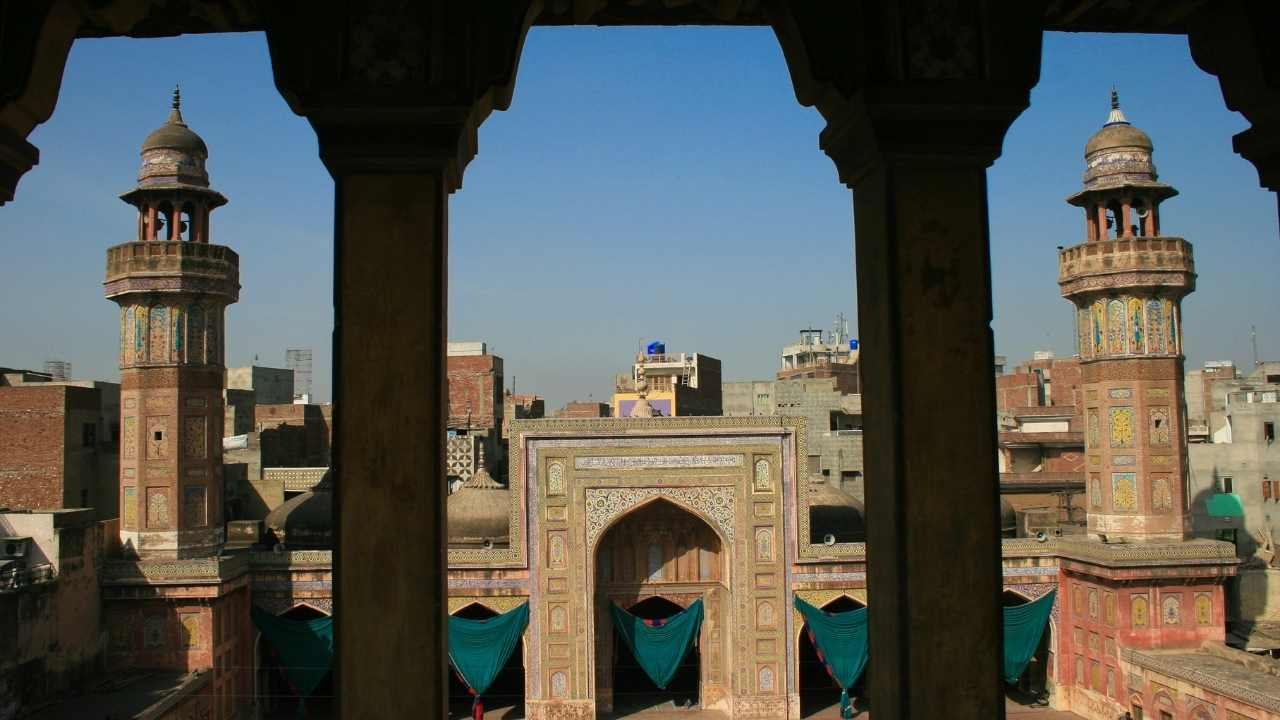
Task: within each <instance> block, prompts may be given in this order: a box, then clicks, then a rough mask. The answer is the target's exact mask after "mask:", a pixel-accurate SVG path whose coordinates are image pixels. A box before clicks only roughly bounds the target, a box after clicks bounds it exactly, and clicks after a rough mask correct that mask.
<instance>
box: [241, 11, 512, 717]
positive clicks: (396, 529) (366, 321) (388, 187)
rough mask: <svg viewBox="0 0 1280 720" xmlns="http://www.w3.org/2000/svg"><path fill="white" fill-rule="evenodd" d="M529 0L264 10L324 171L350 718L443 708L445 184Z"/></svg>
mask: <svg viewBox="0 0 1280 720" xmlns="http://www.w3.org/2000/svg"><path fill="white" fill-rule="evenodd" d="M533 10H534V8H532V7H531V5H530V3H528V2H511V3H501V4H499V5H490V4H484V3H454V2H444V1H442V0H437V1H436V2H430V3H402V4H398V5H394V6H391V7H387V6H383V5H378V4H375V5H372V6H369V7H366V6H364V5H362V4H352V3H346V2H342V1H340V0H324V1H322V2H303V1H302V0H293V1H288V0H282V1H281V2H276V3H272V4H270V5H269V6H264V8H263V13H262V14H263V22H264V25H265V26H266V31H267V43H268V47H269V49H270V52H271V61H272V67H273V70H274V73H275V79H276V86H277V87H278V88H279V89H280V91H281V94H282V95H284V97H285V99H286V100H287V101H288V102H289V105H290V107H291V108H292V109H293V110H294V112H296V113H298V114H299V115H303V116H305V117H306V118H307V119H308V120H309V121H310V122H311V125H312V127H313V128H314V129H315V131H316V135H317V137H318V139H319V145H320V157H321V160H323V161H324V163H325V166H326V167H327V168H328V169H329V172H330V174H332V175H333V178H334V181H335V202H336V209H335V222H334V234H335V237H334V275H335V277H334V383H333V386H334V402H335V404H336V410H335V412H334V426H333V440H334V443H333V466H334V513H335V529H336V532H335V538H334V539H335V552H334V581H335V585H336V587H335V592H334V611H335V613H334V614H335V616H336V618H337V626H336V637H335V640H336V644H337V647H336V651H337V660H336V663H337V664H336V667H335V675H334V681H335V682H334V686H335V692H336V693H337V696H338V701H337V703H338V707H339V708H340V711H339V712H340V715H341V716H342V717H344V718H384V717H386V718H390V717H444V716H445V714H446V712H445V706H446V703H447V695H448V682H447V674H446V673H447V667H448V660H447V652H446V647H447V645H446V637H445V630H446V627H447V625H446V618H447V602H446V596H447V583H446V571H447V560H446V557H447V555H446V531H445V507H446V505H445V495H446V483H445V421H446V417H447V412H448V408H447V403H448V398H447V393H446V387H445V378H446V373H445V353H446V350H445V338H446V321H447V317H448V314H447V308H446V298H447V280H446V276H447V272H448V262H447V258H448V250H447V248H448V210H447V208H448V196H449V193H451V192H453V191H454V190H456V189H457V188H458V187H459V186H460V184H461V178H462V172H463V169H464V168H465V167H466V164H467V162H468V161H469V160H470V159H471V158H472V157H473V156H474V155H475V148H476V145H475V142H476V130H477V128H478V127H479V125H480V123H481V122H482V121H483V120H484V118H485V117H486V116H487V115H488V113H489V112H490V111H491V110H493V109H495V108H498V109H505V108H506V107H507V106H508V105H509V104H510V102H511V93H512V91H513V89H514V83H515V70H516V63H517V61H518V59H519V56H520V47H521V45H522V43H523V40H524V36H525V33H526V32H527V30H528V27H529V25H530V24H531V23H532V20H533ZM536 682H537V681H536V680H535V681H534V682H531V683H530V685H536Z"/></svg>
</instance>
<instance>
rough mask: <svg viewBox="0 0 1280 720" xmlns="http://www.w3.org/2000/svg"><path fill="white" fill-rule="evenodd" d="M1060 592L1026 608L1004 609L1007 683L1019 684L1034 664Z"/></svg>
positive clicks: (1050, 594) (1029, 603) (1051, 592)
mask: <svg viewBox="0 0 1280 720" xmlns="http://www.w3.org/2000/svg"><path fill="white" fill-rule="evenodd" d="M1056 594H1057V591H1056V590H1050V591H1049V594H1048V595H1045V596H1044V597H1042V598H1040V599H1039V600H1033V601H1031V602H1028V603H1023V604H1022V605H1014V606H1013V607H1006V608H1004V679H1005V681H1006V682H1009V683H1016V682H1018V678H1020V677H1022V672H1023V671H1024V670H1026V669H1027V663H1029V662H1031V656H1032V655H1035V653H1036V648H1037V647H1039V646H1040V637H1041V636H1042V635H1044V628H1045V626H1046V625H1048V624H1049V614H1050V613H1052V612H1053V598H1054V596H1055V595H1056Z"/></svg>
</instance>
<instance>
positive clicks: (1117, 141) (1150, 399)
mask: <svg viewBox="0 0 1280 720" xmlns="http://www.w3.org/2000/svg"><path fill="white" fill-rule="evenodd" d="M1152 149H1153V148H1152V144H1151V139H1150V138H1149V137H1148V136H1147V134H1146V133H1144V132H1142V131H1141V130H1139V129H1137V128H1136V127H1134V126H1133V125H1131V124H1129V122H1128V121H1127V120H1126V119H1125V116H1124V114H1123V113H1122V112H1121V111H1120V104H1119V101H1118V99H1117V98H1116V95H1115V93H1114V92H1112V97H1111V114H1110V115H1109V116H1108V118H1107V122H1106V124H1105V125H1104V126H1103V127H1102V129H1101V130H1099V131H1098V132H1097V133H1096V134H1095V135H1094V136H1093V137H1092V138H1090V139H1089V142H1088V144H1087V145H1086V147H1085V164H1086V170H1085V174H1084V189H1083V190H1082V191H1080V192H1078V193H1076V194H1075V195H1072V196H1071V197H1070V198H1068V199H1067V202H1069V203H1071V204H1072V205H1076V206H1078V207H1081V208H1083V209H1084V211H1085V242H1084V243H1083V244H1081V245H1077V246H1075V247H1071V248H1067V249H1065V250H1062V251H1060V252H1059V255H1058V284H1059V285H1060V286H1061V287H1062V295H1063V297H1065V298H1067V299H1068V300H1070V301H1071V302H1072V303H1074V304H1075V306H1076V310H1077V333H1076V337H1077V347H1078V352H1079V354H1080V359H1081V374H1082V385H1083V390H1084V401H1085V402H1084V405H1085V410H1084V416H1085V428H1084V431H1085V452H1086V466H1085V469H1086V474H1087V488H1088V503H1089V513H1088V517H1089V532H1090V533H1091V534H1093V535H1095V536H1098V535H1106V536H1108V537H1109V538H1116V539H1129V540H1174V539H1182V538H1183V536H1184V532H1185V529H1186V522H1187V497H1186V491H1185V488H1186V483H1185V476H1186V467H1187V464H1186V445H1185V443H1186V439H1185V438H1186V435H1185V433H1184V432H1182V427H1183V423H1184V417H1185V409H1186V402H1185V398H1184V392H1183V380H1182V377H1183V372H1182V364H1183V358H1182V322H1181V321H1182V315H1181V301H1182V298H1183V297H1185V296H1186V295H1187V294H1189V293H1191V292H1192V291H1193V290H1194V289H1195V278H1196V275H1195V265H1194V261H1193V258H1192V252H1191V244H1190V243H1188V242H1187V241H1185V240H1183V239H1182V238H1177V237H1168V236H1164V235H1162V234H1161V232H1160V203H1161V202H1162V201H1164V200H1166V199H1168V198H1170V197H1173V196H1174V195H1176V194H1177V190H1175V189H1173V188H1172V187H1170V186H1168V185H1165V184H1163V183H1160V182H1158V181H1157V176H1156V169H1155V165H1154V164H1153V163H1152V160H1151V154H1152Z"/></svg>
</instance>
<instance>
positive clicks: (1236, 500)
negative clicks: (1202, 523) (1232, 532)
mask: <svg viewBox="0 0 1280 720" xmlns="http://www.w3.org/2000/svg"><path fill="white" fill-rule="evenodd" d="M1205 510H1207V511H1208V513H1209V517H1212V518H1243V517H1244V503H1243V502H1241V501H1240V496H1239V495H1236V494H1235V493H1217V494H1215V495H1210V496H1209V499H1208V500H1207V501H1206V502H1205Z"/></svg>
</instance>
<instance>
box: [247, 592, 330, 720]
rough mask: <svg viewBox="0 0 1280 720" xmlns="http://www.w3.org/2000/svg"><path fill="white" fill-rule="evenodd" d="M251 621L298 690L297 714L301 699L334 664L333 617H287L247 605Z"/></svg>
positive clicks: (299, 712)
mask: <svg viewBox="0 0 1280 720" xmlns="http://www.w3.org/2000/svg"><path fill="white" fill-rule="evenodd" d="M249 612H250V615H251V616H252V618H253V624H254V625H256V626H257V627H258V630H259V631H260V632H261V633H262V636H263V637H264V638H265V639H266V641H267V642H268V643H270V644H271V647H273V648H275V651H276V655H277V656H278V657H279V659H280V668H281V669H282V670H284V673H285V676H286V677H288V679H289V682H290V683H292V684H293V689H294V691H295V692H297V693H298V714H299V715H303V714H305V712H306V710H305V708H304V705H303V703H304V702H305V701H306V699H307V698H308V697H310V696H311V693H313V692H315V689H316V686H317V685H319V684H320V681H321V680H323V679H324V676H325V675H326V674H328V672H329V670H330V668H331V667H332V666H333V618H332V617H324V618H316V619H315V620H290V619H289V618H282V617H277V616H275V615H272V614H271V613H269V612H267V611H266V610H261V609H259V608H258V607H257V606H256V605H254V606H251V607H250V610H249Z"/></svg>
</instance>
